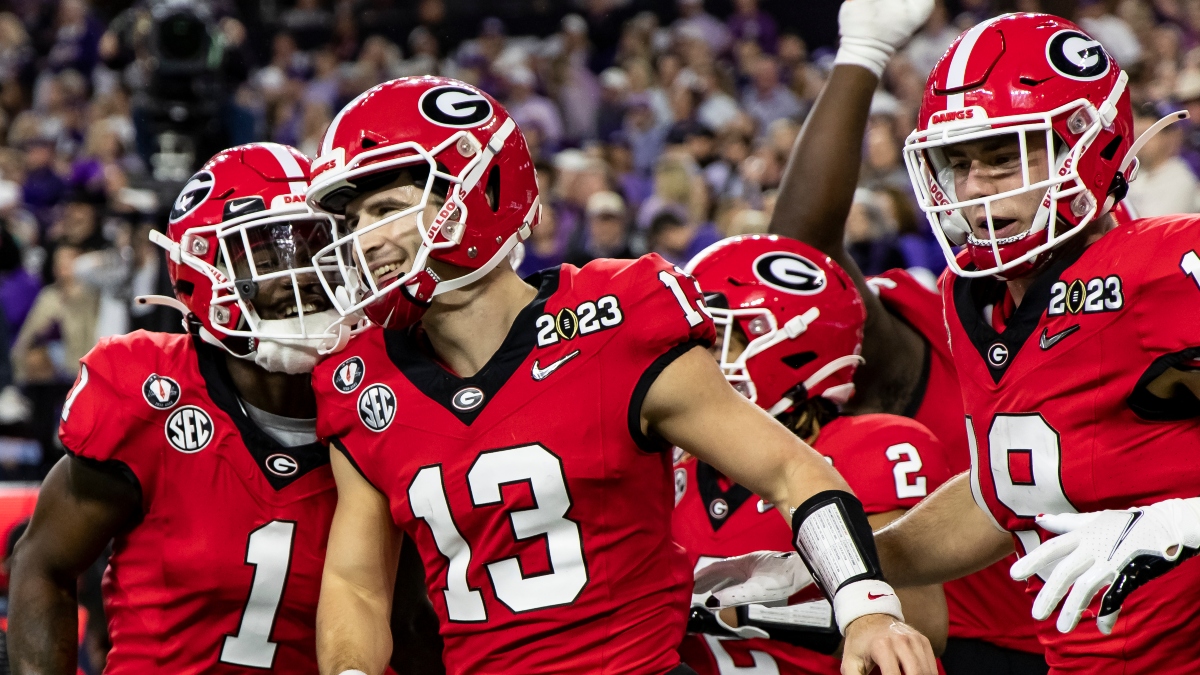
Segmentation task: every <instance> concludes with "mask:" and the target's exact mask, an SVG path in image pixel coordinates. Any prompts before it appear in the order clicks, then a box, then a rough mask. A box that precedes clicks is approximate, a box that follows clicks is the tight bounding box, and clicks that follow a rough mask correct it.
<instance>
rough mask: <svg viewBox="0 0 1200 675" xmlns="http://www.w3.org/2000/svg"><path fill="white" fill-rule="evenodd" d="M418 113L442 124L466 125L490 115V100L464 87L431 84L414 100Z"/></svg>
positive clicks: (447, 125) (470, 125)
mask: <svg viewBox="0 0 1200 675" xmlns="http://www.w3.org/2000/svg"><path fill="white" fill-rule="evenodd" d="M417 108H418V109H419V110H420V111H421V116H422V117H424V118H425V119H427V120H429V121H430V122H433V123H434V124H436V125H438V126H442V127H450V128H452V129H467V128H470V127H477V126H479V125H481V124H483V123H484V122H487V121H488V120H490V119H492V104H491V102H489V101H488V100H487V98H486V97H485V96H484V95H483V94H481V93H479V92H478V91H475V90H473V89H467V88H466V87H434V88H433V89H430V90H429V91H427V92H425V93H424V94H421V98H420V100H419V101H418V102H417Z"/></svg>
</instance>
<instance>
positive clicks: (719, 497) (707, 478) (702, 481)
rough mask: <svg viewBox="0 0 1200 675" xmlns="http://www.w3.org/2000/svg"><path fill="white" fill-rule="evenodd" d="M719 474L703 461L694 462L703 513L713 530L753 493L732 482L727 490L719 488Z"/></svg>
mask: <svg viewBox="0 0 1200 675" xmlns="http://www.w3.org/2000/svg"><path fill="white" fill-rule="evenodd" d="M720 479H721V474H720V473H719V472H718V471H717V470H716V469H714V468H713V467H711V466H709V465H708V464H705V463H704V462H701V461H697V462H696V489H697V490H698V491H699V492H700V500H701V501H702V502H704V514H705V515H707V516H708V522H709V524H711V525H712V529H713V532H716V531H717V530H719V529H721V526H722V525H724V524H725V523H727V522H729V520H730V518H732V517H733V514H734V512H735V511H737V510H738V508H740V507H741V505H742V504H744V503H746V500H747V499H749V498H750V497H752V496H753V495H754V493H753V492H750V490H748V489H747V488H745V487H742V486H741V485H738V484H737V483H734V484H733V485H731V486H730V487H729V489H728V490H722V489H721V483H720Z"/></svg>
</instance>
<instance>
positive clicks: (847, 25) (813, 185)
mask: <svg viewBox="0 0 1200 675" xmlns="http://www.w3.org/2000/svg"><path fill="white" fill-rule="evenodd" d="M932 7H933V3H932V2H931V1H930V0H847V1H846V2H845V3H844V4H843V6H842V10H841V12H840V13H839V15H838V24H839V29H840V32H841V35H842V44H841V47H840V49H839V50H838V57H837V61H836V63H837V65H836V66H835V67H834V69H833V72H832V73H831V74H830V77H829V80H828V81H827V82H826V83H825V87H824V88H823V89H822V90H821V94H820V96H819V97H818V98H817V102H816V105H815V106H814V107H813V109H812V111H811V112H810V113H809V115H808V119H807V120H806V121H805V123H804V128H803V129H801V131H800V135H799V136H798V137H797V138H796V144H795V146H794V147H793V148H792V155H791V157H790V158H789V159H788V164H787V167H786V168H785V170H784V174H783V182H782V184H781V185H780V189H779V199H778V201H777V203H776V206H775V212H774V215H773V216H772V218H771V225H770V231H771V233H772V234H779V235H784V236H787V237H792V238H793V239H799V240H800V241H803V242H805V243H806V244H809V245H811V246H813V247H815V248H817V249H819V250H820V251H822V252H823V253H825V254H826V255H828V256H829V257H831V258H833V259H834V260H835V261H836V262H837V263H838V264H839V265H841V266H842V267H843V268H844V269H845V270H846V271H847V272H849V273H850V276H851V277H852V278H853V279H854V284H855V285H856V286H857V287H858V292H859V293H860V294H861V295H862V297H863V302H864V303H865V305H866V309H867V322H866V325H865V326H864V329H863V333H864V334H863V357H864V358H865V359H866V363H865V364H864V365H863V366H862V367H861V368H859V370H858V373H857V375H856V376H855V381H856V382H857V383H858V385H859V386H858V390H859V395H858V397H857V399H856V400H855V402H854V404H853V407H854V409H855V411H857V412H889V413H893V414H900V413H902V412H904V410H905V409H906V407H907V403H908V398H909V397H910V396H911V394H912V390H913V389H914V387H915V385H916V383H917V381H918V380H919V379H920V376H921V372H922V368H923V365H924V364H923V361H924V355H925V345H924V342H923V341H922V339H921V337H920V336H919V335H918V334H917V333H916V332H915V331H914V330H913V329H912V328H910V327H909V326H908V325H907V324H905V323H904V322H903V321H900V320H899V319H897V318H896V317H894V316H892V315H891V314H890V313H888V311H887V310H886V309H885V308H884V306H883V303H882V302H880V300H879V298H878V297H877V296H876V295H875V293H874V292H872V290H871V289H870V288H869V287H868V286H867V284H866V279H865V278H864V277H863V273H862V271H861V270H859V269H858V265H857V264H856V263H855V262H854V259H853V258H851V257H850V255H849V253H847V252H846V249H845V246H844V244H843V242H844V239H845V234H846V218H847V216H849V214H850V205H851V203H852V202H853V200H854V190H855V188H856V187H857V186H858V175H859V169H860V167H861V164H862V145H863V136H864V135H865V133H866V128H867V120H868V117H869V113H870V108H871V98H872V96H873V95H874V93H875V88H876V87H877V86H878V85H879V76H880V74H881V73H882V72H883V68H884V66H885V65H886V64H887V60H888V59H889V58H890V57H891V55H892V53H893V52H894V51H895V49H896V48H897V47H898V46H899V45H901V44H903V43H904V42H906V41H907V40H908V38H909V37H910V36H911V35H912V33H913V32H914V31H916V30H917V28H918V27H920V25H921V24H922V23H924V21H925V20H926V19H927V18H928V16H929V13H930V11H931V10H932Z"/></svg>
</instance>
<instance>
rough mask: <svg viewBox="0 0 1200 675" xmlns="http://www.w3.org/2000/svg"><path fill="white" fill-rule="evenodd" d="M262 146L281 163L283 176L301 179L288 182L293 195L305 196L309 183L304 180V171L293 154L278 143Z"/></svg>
mask: <svg viewBox="0 0 1200 675" xmlns="http://www.w3.org/2000/svg"><path fill="white" fill-rule="evenodd" d="M260 145H262V146H263V147H264V148H266V149H267V150H270V151H271V154H272V155H274V156H275V161H277V162H279V168H281V169H283V175H285V176H287V177H288V178H299V179H300V180H295V181H289V182H288V189H289V190H291V191H292V194H294V195H302V194H304V193H305V192H306V191H307V190H308V183H307V182H305V180H304V170H303V169H301V168H300V163H299V162H297V161H296V158H295V157H293V156H292V153H290V152H288V151H287V148H285V147H283V146H282V145H280V144H278V143H260Z"/></svg>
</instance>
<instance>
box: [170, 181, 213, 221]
mask: <svg viewBox="0 0 1200 675" xmlns="http://www.w3.org/2000/svg"><path fill="white" fill-rule="evenodd" d="M214 180H216V179H215V178H213V175H212V174H211V173H209V172H207V171H201V172H200V173H197V174H196V175H195V176H192V177H191V178H189V179H188V182H187V185H184V186H183V189H182V190H180V191H179V196H178V197H176V198H175V203H174V204H172V205H171V215H170V217H169V218H170V221H171V222H172V223H174V222H176V221H177V220H179V219H180V218H183V217H184V216H186V215H187V214H189V213H191V212H192V211H195V210H196V207H198V206H200V205H201V204H203V203H204V200H206V199H208V195H209V193H211V192H212V187H213V181H214Z"/></svg>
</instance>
